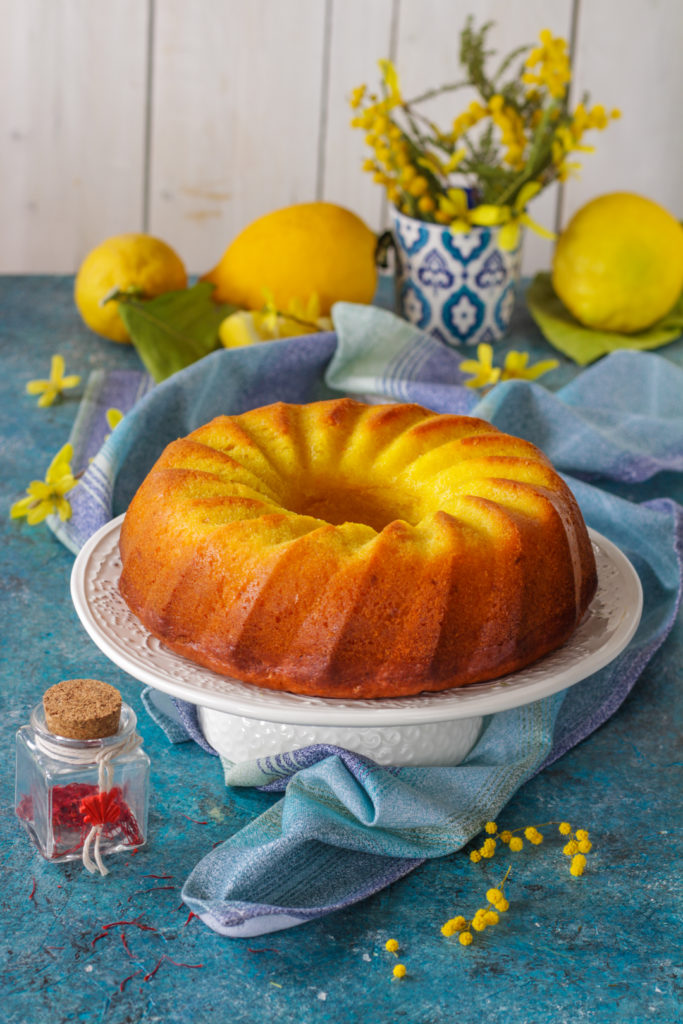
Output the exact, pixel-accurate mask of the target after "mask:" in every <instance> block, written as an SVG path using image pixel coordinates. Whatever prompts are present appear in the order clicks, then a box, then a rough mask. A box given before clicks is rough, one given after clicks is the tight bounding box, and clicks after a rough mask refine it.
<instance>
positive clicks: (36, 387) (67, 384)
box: [26, 355, 81, 408]
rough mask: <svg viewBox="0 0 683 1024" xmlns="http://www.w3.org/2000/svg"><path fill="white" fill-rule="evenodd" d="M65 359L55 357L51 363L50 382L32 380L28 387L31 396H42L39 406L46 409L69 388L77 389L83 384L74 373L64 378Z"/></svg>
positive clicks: (58, 356) (27, 390)
mask: <svg viewBox="0 0 683 1024" xmlns="http://www.w3.org/2000/svg"><path fill="white" fill-rule="evenodd" d="M64 370H65V363H64V357H63V356H60V355H54V356H53V357H52V361H51V363H50V377H49V379H48V380H30V381H29V382H28V384H27V385H26V392H27V394H29V395H40V398H39V399H38V405H39V406H41V407H43V408H44V407H45V406H47V405H52V403H53V402H54V400H55V398H57V397H58V396H59V395H61V393H62V391H65V390H67V388H75V387H76V386H77V385H78V384H80V382H81V378H80V377H79V376H77V374H75V373H72V374H69V375H67V376H66V377H65V376H64Z"/></svg>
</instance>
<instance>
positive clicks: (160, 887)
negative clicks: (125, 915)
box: [126, 885, 176, 903]
mask: <svg viewBox="0 0 683 1024" xmlns="http://www.w3.org/2000/svg"><path fill="white" fill-rule="evenodd" d="M175 888H176V886H175V885H153V886H151V887H150V888H149V889H136V890H135V892H132V893H131V894H130V896H129V897H128V899H127V901H126V902H127V903H130V901H131V900H132V899H133V896H137V895H138V894H139V893H146V892H159V891H160V890H161V889H175Z"/></svg>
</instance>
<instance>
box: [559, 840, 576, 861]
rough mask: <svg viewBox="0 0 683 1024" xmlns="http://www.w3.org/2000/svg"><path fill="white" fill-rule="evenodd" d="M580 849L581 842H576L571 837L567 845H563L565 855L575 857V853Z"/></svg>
mask: <svg viewBox="0 0 683 1024" xmlns="http://www.w3.org/2000/svg"><path fill="white" fill-rule="evenodd" d="M578 849H579V844H578V843H577V842H576V840H575V839H570V840H569V842H568V843H567V845H566V846H565V847H563V849H562V853H563V854H564V855H565V857H573V856H574V854H575V853H576V852H577V851H578Z"/></svg>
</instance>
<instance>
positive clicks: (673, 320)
mask: <svg viewBox="0 0 683 1024" xmlns="http://www.w3.org/2000/svg"><path fill="white" fill-rule="evenodd" d="M526 301H527V304H528V306H529V311H530V312H531V315H532V316H533V318H534V320H535V321H536V323H537V324H538V326H539V327H540V329H541V331H542V333H543V336H544V337H545V338H546V340H547V341H549V342H550V344H551V345H553V346H554V347H555V348H557V349H559V350H560V352H564V354H565V355H566V356H569V358H570V359H573V360H574V362H575V363H578V364H579V366H587V365H588V363H593V362H595V360H596V359H599V358H600V357H601V356H604V355H606V354H607V353H608V352H614V351H615V350H616V349H618V348H635V349H650V348H660V346H662V345H667V344H668V343H669V342H670V341H675V340H676V338H679V337H680V336H681V334H682V333H683V294H682V295H681V297H680V298H679V300H678V302H677V303H676V305H675V306H674V307H673V309H672V310H670V312H669V313H667V315H666V316H665V317H662V319H661V320H658V321H657V323H656V324H653V325H652V327H648V328H647V330H645V331H638V333H637V334H617V333H616V332H614V331H594V330H591V329H590V328H589V327H584V326H583V325H582V324H580V323H579V321H578V320H577V319H576V318H575V317H573V316H572V314H571V313H570V312H569V310H568V309H567V307H566V306H565V305H564V304H563V303H562V302H561V301H560V299H559V298H558V297H557V295H556V294H555V291H554V289H553V286H552V284H551V281H550V274H537V275H536V277H535V278H534V279H533V281H532V282H531V284H530V285H529V289H528V291H527V293H526Z"/></svg>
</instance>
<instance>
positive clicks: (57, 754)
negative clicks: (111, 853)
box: [36, 732, 142, 875]
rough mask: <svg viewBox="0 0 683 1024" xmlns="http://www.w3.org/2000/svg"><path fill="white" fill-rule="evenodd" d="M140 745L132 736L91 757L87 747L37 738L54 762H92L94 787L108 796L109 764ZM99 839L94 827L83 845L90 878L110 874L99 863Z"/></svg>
mask: <svg viewBox="0 0 683 1024" xmlns="http://www.w3.org/2000/svg"><path fill="white" fill-rule="evenodd" d="M141 745H142V737H141V736H138V734H137V733H135V732H134V733H131V734H130V735H129V736H126V738H125V739H123V740H121V741H120V742H119V743H112V744H111V745H108V746H106V747H101V748H100V749H99V750H98V751H97V753H96V754H95V756H94V757H93V752H92V749H88V748H87V747H65V746H64V745H62V744H61V743H53V742H52V741H51V740H49V739H48V738H47V736H41V735H36V746H38V747H41V748H42V750H43V751H44V752H45V753H46V754H48V755H49V756H50V757H54V758H57V759H58V760H60V761H69V762H70V763H72V764H92V763H93V762H94V763H95V764H97V784H98V787H99V790H100V793H108V792H109V790H110V789H111V787H112V783H113V782H114V766H113V764H112V761H114V760H115V759H116V758H117V757H121V756H122V755H123V754H132V753H133V751H134V750H137V748H138V747H139V746H141ZM101 838H102V825H93V826H92V828H91V829H90V831H89V832H88V835H87V836H86V839H85V842H84V843H83V867H84V868H85V869H86V870H87V871H89V872H90V874H91V875H92V874H94V873H95V871H99V873H100V874H101V875H108V874H109V870H108V868H106V867H105V866H104V862H103V860H102V852H101V850H100V840H101ZM93 842H94V849H93V853H94V858H95V859H94V860H93V858H92V856H91V855H90V847H91V846H93Z"/></svg>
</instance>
